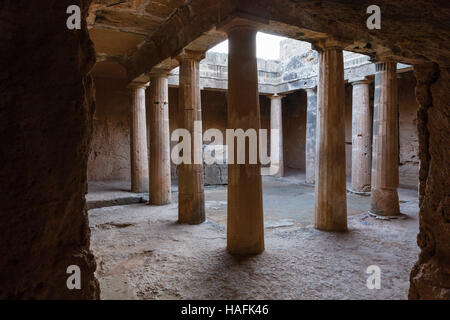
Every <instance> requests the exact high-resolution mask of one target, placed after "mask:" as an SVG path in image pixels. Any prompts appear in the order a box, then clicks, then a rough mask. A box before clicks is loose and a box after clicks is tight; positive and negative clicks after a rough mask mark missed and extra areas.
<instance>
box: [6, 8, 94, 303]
mask: <svg viewBox="0 0 450 320" xmlns="http://www.w3.org/2000/svg"><path fill="white" fill-rule="evenodd" d="M89 3H90V1H88V0H59V1H34V2H33V1H32V2H30V1H3V2H2V3H1V5H0V7H1V10H0V29H1V30H2V32H1V35H0V37H1V39H2V43H5V42H6V43H7V45H2V46H1V47H0V70H1V72H0V88H1V92H2V95H3V97H2V99H1V100H0V137H1V143H0V146H1V147H0V148H1V150H0V155H1V158H2V160H1V161H0V163H1V169H0V181H1V184H2V192H1V193H0V194H1V195H0V256H1V257H2V258H1V259H0V270H1V271H0V278H1V279H0V283H1V287H0V299H96V298H99V294H100V290H99V286H98V282H97V280H96V279H95V277H94V271H95V268H96V264H95V260H94V257H93V255H92V253H91V252H90V250H89V243H90V232H89V227H88V218H87V213H86V201H85V193H86V191H87V182H86V170H87V168H86V167H87V158H88V154H89V142H90V139H91V127H92V116H93V111H94V87H93V83H92V80H91V77H90V76H89V74H88V73H89V71H90V69H91V68H92V66H93V63H94V62H95V55H94V51H93V47H92V43H91V41H90V39H89V36H88V33H87V30H86V24H85V23H84V24H83V28H82V30H79V31H70V30H68V29H67V28H66V27H65V26H66V19H67V14H66V9H67V7H68V6H69V5H73V4H77V5H79V6H80V7H81V8H82V11H83V15H84V16H85V15H86V14H87V9H88V6H89ZM70 265H77V266H79V267H80V269H81V275H82V277H81V288H82V289H81V290H73V291H70V290H68V288H67V286H66V280H67V278H68V275H67V274H66V270H67V267H68V266H70Z"/></svg>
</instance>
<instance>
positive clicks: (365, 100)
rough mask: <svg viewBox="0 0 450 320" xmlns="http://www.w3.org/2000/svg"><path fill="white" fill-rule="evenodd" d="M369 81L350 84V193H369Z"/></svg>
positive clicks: (370, 140)
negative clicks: (351, 96) (351, 89)
mask: <svg viewBox="0 0 450 320" xmlns="http://www.w3.org/2000/svg"><path fill="white" fill-rule="evenodd" d="M369 84H370V81H369V80H361V81H354V82H352V85H353V98H352V103H353V106H352V188H351V189H352V191H354V192H369V191H370V178H371V171H372V113H371V110H370V98H369Z"/></svg>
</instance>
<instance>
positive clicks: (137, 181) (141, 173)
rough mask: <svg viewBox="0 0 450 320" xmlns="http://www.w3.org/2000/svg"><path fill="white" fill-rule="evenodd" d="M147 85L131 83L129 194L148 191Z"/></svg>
mask: <svg viewBox="0 0 450 320" xmlns="http://www.w3.org/2000/svg"><path fill="white" fill-rule="evenodd" d="M147 87H148V83H140V82H132V83H131V84H130V85H129V86H128V88H130V90H131V112H130V159H131V192H135V193H141V192H145V191H147V190H148V158H147V125H146V123H145V90H146V88H147Z"/></svg>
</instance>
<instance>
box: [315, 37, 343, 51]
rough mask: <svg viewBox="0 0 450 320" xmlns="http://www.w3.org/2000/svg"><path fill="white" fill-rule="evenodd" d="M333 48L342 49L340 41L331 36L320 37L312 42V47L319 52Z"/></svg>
mask: <svg viewBox="0 0 450 320" xmlns="http://www.w3.org/2000/svg"><path fill="white" fill-rule="evenodd" d="M334 48H335V49H340V50H344V46H343V45H342V43H341V42H339V41H338V40H335V39H332V38H325V39H320V40H318V41H316V42H315V43H313V44H312V49H314V50H316V51H319V52H321V51H325V50H328V49H334Z"/></svg>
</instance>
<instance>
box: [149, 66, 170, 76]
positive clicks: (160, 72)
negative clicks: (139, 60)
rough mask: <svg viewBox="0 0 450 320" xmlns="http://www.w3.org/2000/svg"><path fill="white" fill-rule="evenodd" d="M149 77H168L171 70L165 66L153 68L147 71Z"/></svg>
mask: <svg viewBox="0 0 450 320" xmlns="http://www.w3.org/2000/svg"><path fill="white" fill-rule="evenodd" d="M147 75H148V76H149V77H150V78H154V77H163V78H168V77H169V76H170V75H172V74H171V70H169V69H165V68H153V69H152V70H151V71H150V72H148V73H147Z"/></svg>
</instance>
